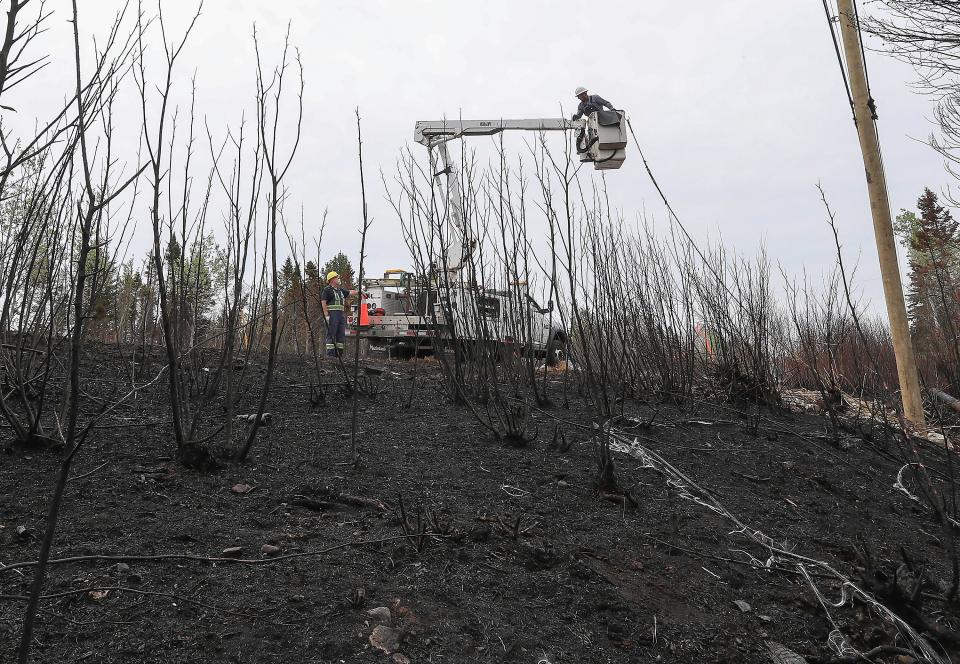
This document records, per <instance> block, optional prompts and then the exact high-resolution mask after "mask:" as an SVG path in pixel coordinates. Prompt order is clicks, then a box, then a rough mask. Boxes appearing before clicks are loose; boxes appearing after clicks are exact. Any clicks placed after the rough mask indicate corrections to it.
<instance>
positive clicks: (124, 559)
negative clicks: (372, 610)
mask: <svg viewBox="0 0 960 664" xmlns="http://www.w3.org/2000/svg"><path fill="white" fill-rule="evenodd" d="M430 536H431V537H437V538H446V537H450V536H449V535H439V534H432V533H431V535H430ZM416 537H417V535H416V534H413V535H394V536H393V537H384V538H381V539H375V540H359V541H355V542H342V543H341V544H335V545H333V546H330V547H327V548H325V549H318V550H317V551H301V552H298V553H287V554H284V555H282V556H274V557H272V558H227V557H224V556H198V555H195V554H189V553H160V554H156V555H152V556H138V555H124V554H120V555H107V554H99V555H98V554H93V555H88V556H71V557H68V558H53V559H51V560H49V561H48V564H50V565H66V564H70V563H82V562H91V561H99V562H115V563H130V562H159V561H165V560H188V561H193V562H200V563H211V564H216V563H230V564H238V565H251V566H252V565H272V564H275V563H278V562H281V561H284V560H291V559H293V558H308V557H311V556H322V555H324V554H327V553H331V552H333V551H339V550H340V549H348V548H350V547H355V546H357V547H359V546H368V545H370V544H386V543H387V542H396V541H397V540H404V539H413V538H416ZM36 565H37V561H36V560H27V561H24V562H19V563H10V564H9V565H2V566H0V574H3V573H4V572H11V571H13V570H17V569H23V568H26V567H35V566H36Z"/></svg>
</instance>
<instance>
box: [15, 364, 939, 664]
mask: <svg viewBox="0 0 960 664" xmlns="http://www.w3.org/2000/svg"><path fill="white" fill-rule="evenodd" d="M113 359H115V358H112V355H111V351H100V352H99V353H98V354H95V355H91V356H88V358H87V361H86V367H85V371H86V373H87V376H88V380H87V382H86V383H85V384H86V385H87V388H86V389H87V390H88V391H89V392H90V396H91V399H89V400H88V403H89V408H90V409H91V411H93V410H94V409H95V408H96V406H97V400H96V397H97V395H98V390H101V391H102V392H104V393H106V392H107V391H109V390H111V389H113V388H112V387H110V386H111V385H115V383H112V382H111V381H117V380H122V377H121V376H119V375H118V373H117V372H118V371H119V366H120V365H119V362H114V361H113ZM379 365H380V366H385V368H386V371H385V373H384V374H383V375H382V376H381V377H380V378H376V379H373V380H374V382H376V383H378V385H376V387H378V388H380V389H382V391H381V393H380V394H378V395H377V396H376V397H375V398H372V399H371V398H369V397H366V396H364V397H360V418H359V422H360V427H359V428H360V432H361V433H360V435H359V438H358V440H359V444H360V449H361V454H362V461H361V463H360V464H359V465H358V466H356V467H355V466H353V465H350V464H349V463H347V462H348V461H349V431H350V417H349V404H350V401H349V399H348V398H347V397H346V396H345V395H344V394H343V393H342V392H341V391H340V390H338V389H331V390H329V391H328V394H327V398H326V401H325V403H322V404H319V405H316V406H313V405H311V403H310V391H309V390H308V389H306V388H305V387H304V386H305V385H307V384H308V382H309V377H308V375H309V372H308V369H307V367H305V366H303V365H302V364H301V363H300V362H299V361H298V360H296V359H295V358H284V359H282V361H281V362H280V365H279V367H278V375H277V377H276V388H275V390H274V391H273V392H272V393H271V394H270V400H269V408H268V410H269V411H270V412H271V413H272V414H273V417H274V421H273V424H272V426H270V427H269V428H266V429H264V431H263V434H262V438H261V440H259V441H258V443H257V446H256V447H255V448H254V454H253V455H252V456H251V458H250V459H248V461H247V462H245V463H234V462H231V461H229V460H225V459H222V458H221V459H220V460H219V468H218V469H216V470H214V471H211V472H198V471H195V470H190V469H187V468H184V467H183V466H181V465H179V464H177V463H176V462H175V461H174V459H173V455H174V454H173V453H174V446H173V442H172V440H171V435H170V432H169V430H168V429H169V427H168V425H167V424H166V417H167V413H168V409H167V407H166V402H165V396H164V395H165V385H164V384H163V383H162V382H158V383H157V384H156V385H154V386H152V387H150V388H149V389H147V390H144V391H143V392H141V393H140V394H139V395H138V398H137V399H135V400H133V401H131V402H128V403H127V404H126V405H125V406H124V407H123V408H121V409H120V410H118V411H116V412H114V413H112V414H111V415H110V416H108V417H107V418H105V419H104V420H103V421H102V422H101V424H100V425H99V428H97V429H96V430H95V432H94V435H93V436H92V437H91V440H90V441H89V442H88V443H87V444H86V446H85V447H84V448H83V449H82V451H81V452H80V456H79V459H78V462H77V464H76V466H75V470H74V478H73V479H72V480H71V482H70V484H69V485H68V490H67V497H66V502H65V506H64V509H63V512H62V514H61V519H60V527H59V532H58V536H57V539H56V542H55V544H54V550H53V557H54V558H58V559H62V558H69V557H78V556H79V557H82V556H119V557H121V558H114V559H102V558H101V559H93V560H80V561H74V562H61V563H57V564H54V565H53V566H52V567H51V569H50V573H49V579H48V582H47V584H46V587H45V594H46V595H48V596H50V597H49V598H48V599H46V600H45V601H44V603H43V604H42V612H41V615H40V620H39V625H38V629H37V632H36V645H35V648H34V661H38V662H74V661H85V662H121V661H136V662H281V661H296V660H300V661H303V662H316V663H320V662H370V663H374V662H403V661H408V660H409V661H412V662H518V663H519V662H522V663H527V662H529V663H530V664H537V663H538V662H550V663H553V662H655V661H663V662H766V661H770V659H769V655H768V645H767V644H768V642H777V643H780V644H782V645H784V646H786V647H788V648H790V649H792V650H794V651H795V652H797V653H799V654H801V655H805V656H807V657H808V658H809V661H811V662H814V661H826V659H827V658H828V657H829V656H830V655H831V651H830V649H829V648H828V641H829V639H830V633H831V632H832V631H833V630H834V626H833V625H832V624H831V623H830V621H829V617H828V615H827V614H826V613H825V612H824V610H823V608H822V607H821V604H820V602H819V601H818V599H817V598H816V596H815V595H814V594H813V592H812V591H811V588H810V586H809V584H808V582H807V581H805V580H804V579H803V578H801V577H800V576H799V575H798V574H797V573H796V571H795V570H794V571H791V570H789V569H783V570H782V571H775V570H766V569H757V568H756V567H754V566H751V565H750V564H747V561H748V560H749V556H748V554H749V555H752V556H755V557H756V556H757V555H758V552H757V550H756V547H753V546H751V544H750V542H748V541H747V540H746V538H744V537H743V536H742V535H738V534H736V533H732V532H731V531H733V530H735V527H734V526H733V525H732V524H731V523H730V522H729V521H728V520H727V519H725V518H724V517H723V516H721V515H719V514H717V513H715V512H714V511H711V510H709V509H707V508H706V507H704V506H703V505H700V504H697V503H696V502H694V501H692V500H690V499H689V498H688V497H687V496H685V495H684V494H683V492H682V491H680V490H678V488H677V487H676V486H675V485H671V484H668V483H667V482H666V481H665V479H664V478H663V476H662V475H661V474H660V473H658V472H656V471H654V470H651V469H649V468H644V467H642V466H643V464H642V463H640V462H638V461H637V460H636V459H634V458H632V457H630V456H627V455H622V454H618V455H617V458H616V461H617V475H618V479H619V481H620V483H621V485H622V486H623V487H624V488H626V489H628V490H629V493H630V494H631V496H632V497H633V498H634V499H635V501H636V503H637V505H636V506H633V505H631V504H630V502H629V501H625V500H619V499H617V497H616V496H609V495H601V494H600V493H598V491H597V490H596V489H595V487H594V479H595V476H596V473H595V467H594V463H595V462H594V448H593V442H592V437H593V432H592V431H591V429H590V422H591V412H590V411H589V410H588V409H586V408H584V407H583V406H582V405H577V404H582V403H583V400H582V399H581V398H579V397H575V395H572V394H571V395H570V396H571V398H570V399H569V400H568V401H569V403H568V406H564V401H565V399H564V398H563V389H564V388H563V384H562V376H560V375H559V374H558V375H557V376H556V380H555V381H554V382H552V383H551V390H552V392H551V396H552V399H553V402H554V405H552V406H550V407H546V408H544V409H543V411H536V412H535V413H534V420H535V421H536V423H537V427H538V428H539V437H538V438H537V440H536V441H534V442H533V443H532V444H531V445H529V446H528V447H526V448H521V449H518V448H514V447H510V446H506V445H503V444H502V443H500V442H498V441H495V440H493V439H492V438H491V436H490V435H489V434H488V433H487V432H486V431H485V430H484V429H482V428H481V427H480V426H479V425H478V424H476V423H475V421H474V420H473V419H472V418H471V417H470V415H469V413H468V412H467V411H466V410H465V409H458V408H456V407H454V406H452V405H451V404H450V403H449V402H448V401H447V399H446V398H445V397H444V396H443V394H442V391H441V390H440V389H439V387H438V374H439V371H438V369H437V368H436V366H435V365H431V364H430V363H420V364H419V365H418V366H416V368H415V365H414V364H412V363H401V362H389V363H382V362H381V363H379ZM327 370H328V374H327V376H328V377H329V378H330V380H331V382H333V381H335V380H336V370H335V368H334V367H333V366H332V365H327ZM414 372H416V373H415V375H416V379H415V380H412V379H411V378H412V377H413V376H414ZM98 386H102V389H101V387H98ZM411 389H415V394H414V398H413V399H412V406H411V407H410V408H409V409H406V408H404V403H405V402H406V401H407V397H408V395H409V391H410V390H411ZM253 397H254V395H252V394H251V395H248V398H250V399H251V400H252V399H253ZM625 411H626V412H627V413H628V414H630V415H633V416H634V417H636V418H637V419H638V420H639V421H641V422H646V423H647V425H645V426H640V425H639V424H638V423H633V424H631V423H629V422H624V423H623V426H624V427H625V428H626V427H630V426H633V427H634V428H633V429H627V430H628V431H629V433H630V434H631V435H636V436H637V437H638V440H640V441H641V442H642V444H643V445H645V446H646V447H647V448H648V449H650V450H653V451H655V452H657V453H658V454H660V455H661V456H662V457H663V458H664V459H665V460H666V461H668V462H669V463H671V464H672V465H673V466H674V467H676V468H677V469H678V470H680V471H682V472H683V473H684V474H685V475H686V477H688V478H689V479H690V480H691V481H692V482H695V483H696V484H697V485H698V486H699V487H701V488H703V489H704V490H706V491H708V492H709V493H710V495H711V496H712V497H713V498H714V499H715V500H717V501H718V502H719V503H722V504H723V506H724V507H725V508H726V509H727V510H729V512H730V513H732V514H734V515H736V516H737V517H738V518H739V519H740V520H741V521H742V522H743V523H744V524H746V525H748V526H749V527H751V528H753V529H757V530H760V531H762V532H763V533H764V534H766V535H768V536H769V537H771V538H773V540H775V541H776V542H778V543H781V544H785V545H786V546H788V547H790V548H792V549H793V550H794V551H795V552H797V553H801V554H803V555H806V556H809V557H811V558H814V559H817V560H823V561H825V562H828V563H830V564H831V565H833V566H834V568H835V569H837V570H838V571H840V572H841V573H844V574H847V575H849V576H850V577H851V578H854V579H858V578H859V577H858V576H857V572H856V570H855V567H856V566H857V565H858V559H857V555H856V554H855V547H857V546H860V547H864V546H865V547H866V549H867V550H869V551H870V552H871V554H872V555H873V556H874V558H875V559H877V560H896V561H899V560H900V559H901V557H902V555H903V554H902V553H901V550H902V551H903V552H905V553H906V554H907V555H908V556H910V557H911V558H912V559H913V560H915V561H919V563H920V564H926V565H927V566H928V567H929V569H930V570H931V576H933V577H937V578H949V575H948V574H947V572H946V570H943V569H940V565H942V562H941V561H943V560H945V559H946V556H945V555H944V550H943V546H944V545H943V543H942V542H941V538H940V537H939V535H938V533H939V532H940V531H939V530H938V529H937V526H936V525H934V524H933V523H932V521H931V520H930V516H929V515H928V514H927V512H926V511H925V510H924V509H923V508H922V507H921V506H920V505H918V504H916V503H914V502H911V501H910V500H909V499H908V498H907V497H906V496H905V495H904V494H903V493H901V492H898V491H896V490H894V489H893V487H892V485H893V483H894V481H895V480H896V477H897V472H898V470H899V468H900V466H901V464H900V463H899V462H897V461H896V459H895V458H893V456H891V455H890V454H889V453H888V452H889V451H888V450H885V449H883V448H882V447H881V446H879V445H878V444H876V443H867V442H864V441H863V440H860V439H856V438H853V437H849V438H844V439H843V440H841V443H840V445H836V444H835V443H833V442H831V441H829V440H828V439H827V438H826V437H824V436H823V433H824V431H825V421H824V420H823V419H821V418H819V417H816V416H812V415H796V414H795V415H777V416H774V415H772V414H770V413H763V414H762V417H761V418H760V419H759V420H755V419H753V418H752V417H747V418H744V417H743V416H742V413H741V412H740V411H739V410H738V409H737V408H730V407H725V406H709V405H702V404H701V405H697V406H692V407H691V406H688V407H686V408H682V409H681V408H679V407H675V406H673V407H660V406H657V407H654V406H652V405H649V404H641V403H636V404H627V405H626V406H625ZM651 419H652V424H649V420H651ZM557 431H559V432H562V434H563V436H562V438H563V441H565V442H566V444H567V445H569V448H568V449H564V447H565V446H566V445H565V444H564V442H563V441H561V440H560V436H555V432H557ZM0 459H2V462H0V487H2V495H3V496H4V499H3V502H2V507H0V563H2V564H3V565H8V567H6V568H3V567H0V594H2V595H3V599H2V601H0V643H2V644H5V645H3V647H2V648H0V661H4V662H6V661H12V657H13V650H14V648H13V647H12V646H13V644H14V643H16V638H17V634H18V630H19V626H20V617H21V613H22V608H23V606H24V603H23V602H22V601H20V600H18V599H17V597H19V596H24V595H26V594H27V593H28V592H29V583H30V579H31V571H32V570H31V568H30V567H16V566H15V565H14V566H11V564H14V563H19V562H28V561H31V560H35V559H36V557H37V550H38V544H39V539H40V533H41V532H42V529H43V525H44V521H45V515H46V509H47V502H48V500H49V494H50V487H51V484H52V478H53V475H54V470H55V468H56V466H57V464H58V461H59V455H58V454H57V452H56V451H53V450H27V449H21V448H13V447H8V448H7V451H6V453H5V454H4V455H3V456H2V457H0ZM401 504H402V508H401ZM401 514H403V515H404V516H403V517H401ZM402 520H405V521H406V526H404V525H403V523H402ZM265 545H266V546H265ZM170 555H172V556H173V557H163V556H170ZM137 557H141V559H138V558H137ZM210 559H215V560H210ZM760 562H761V563H763V562H764V561H763V560H760ZM814 581H815V582H816V583H818V584H819V587H820V588H821V590H822V591H823V592H824V593H826V595H827V596H828V598H829V599H830V600H831V601H839V600H840V598H841V591H840V588H839V585H838V584H836V583H835V582H834V581H833V580H831V579H826V578H823V579H819V578H815V579H814ZM120 588H123V589H124V590H119V589H120ZM379 607H386V608H387V609H389V610H390V613H389V620H390V624H389V627H390V629H383V628H380V629H376V631H375V628H376V627H377V625H378V622H380V621H382V620H386V619H387V618H388V616H387V614H386V612H383V611H381V612H379V613H378V614H377V615H382V617H377V615H373V616H372V615H370V613H369V612H370V611H371V610H373V609H377V608H379ZM375 613H376V612H375ZM830 616H832V618H833V620H835V621H836V623H837V627H839V628H840V629H841V631H842V632H843V633H844V634H846V635H847V636H848V637H849V638H851V639H852V641H853V643H854V644H855V645H856V646H857V647H859V648H866V649H869V648H870V647H872V646H874V645H879V644H885V643H891V642H892V641H891V635H892V628H891V627H890V626H889V625H884V624H883V623H882V622H879V621H876V620H874V619H872V618H871V617H870V616H869V615H868V612H867V611H866V610H865V609H864V607H863V606H861V605H858V604H857V603H856V602H854V603H853V605H852V606H851V605H850V604H849V603H848V604H847V605H846V606H844V607H843V608H840V609H836V610H833V609H831V613H830ZM371 634H374V641H378V642H380V643H382V644H383V645H384V647H385V648H386V649H387V650H391V651H392V650H395V651H396V653H398V654H396V655H393V654H386V653H385V652H383V650H382V649H378V648H376V647H374V646H373V645H371V639H370V637H371ZM394 641H395V642H394ZM405 658H408V659H405ZM877 661H893V660H892V659H883V658H882V657H881V658H879V659H878V660H877Z"/></svg>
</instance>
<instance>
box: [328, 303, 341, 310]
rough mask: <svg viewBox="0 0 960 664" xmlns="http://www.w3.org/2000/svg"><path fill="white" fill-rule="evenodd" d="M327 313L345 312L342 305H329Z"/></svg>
mask: <svg viewBox="0 0 960 664" xmlns="http://www.w3.org/2000/svg"><path fill="white" fill-rule="evenodd" d="M327 311H343V305H342V304H328V305H327Z"/></svg>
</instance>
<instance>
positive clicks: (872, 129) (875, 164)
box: [837, 0, 926, 432]
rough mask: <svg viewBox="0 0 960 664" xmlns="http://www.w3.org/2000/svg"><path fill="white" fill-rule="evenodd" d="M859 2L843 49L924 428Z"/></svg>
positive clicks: (896, 333) (906, 377)
mask: <svg viewBox="0 0 960 664" xmlns="http://www.w3.org/2000/svg"><path fill="white" fill-rule="evenodd" d="M854 2H855V0H838V3H837V4H838V7H839V9H840V34H841V35H842V36H843V52H844V55H845V57H846V61H847V74H848V76H849V78H850V88H851V93H852V96H853V113H854V119H855V121H856V125H857V133H858V134H859V136H860V149H861V151H862V152H863V166H864V169H865V170H866V176H867V190H868V192H869V194H870V212H871V213H872V215H873V232H874V235H875V236H876V239H877V254H878V255H879V258H880V274H881V275H882V277H883V294H884V299H885V300H886V303H887V316H888V317H889V318H890V334H891V336H892V337H893V352H894V354H895V355H896V358H897V374H898V376H899V378H900V394H901V397H902V398H903V412H904V415H905V416H906V418H907V419H908V420H909V421H910V422H911V423H913V425H914V426H915V427H916V428H917V429H918V430H919V431H921V432H922V431H924V430H925V428H926V424H925V423H924V415H923V400H922V399H921V397H920V379H919V377H918V375H917V362H916V358H915V357H914V354H913V342H912V341H911V340H910V326H909V324H908V321H907V308H906V305H905V304H904V300H903V285H902V284H901V283H900V265H899V264H898V262H897V245H896V240H895V239H894V236H893V223H892V222H891V219H890V200H889V199H888V198H887V179H886V175H885V174H884V172H883V162H882V161H881V158H880V140H879V137H878V135H877V127H876V124H875V117H874V115H875V114H874V110H873V99H872V98H871V96H870V91H869V89H868V88H867V76H866V68H865V64H864V61H863V49H862V46H861V44H860V26H859V25H858V24H857V14H856V12H855V11H854V6H853V3H854Z"/></svg>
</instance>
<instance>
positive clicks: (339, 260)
mask: <svg viewBox="0 0 960 664" xmlns="http://www.w3.org/2000/svg"><path fill="white" fill-rule="evenodd" d="M331 271H332V272H337V273H339V274H340V285H341V286H343V287H344V288H353V287H354V285H353V266H352V265H350V259H349V258H347V255H346V254H344V253H343V252H342V251H341V252H340V253H338V254H337V255H336V256H334V257H333V258H331V259H330V260H328V261H327V264H326V265H324V266H323V274H322V275H321V276H322V278H323V279H324V281H326V278H327V274H328V273H329V272H331Z"/></svg>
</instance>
